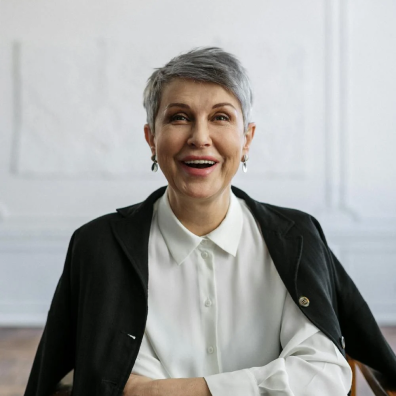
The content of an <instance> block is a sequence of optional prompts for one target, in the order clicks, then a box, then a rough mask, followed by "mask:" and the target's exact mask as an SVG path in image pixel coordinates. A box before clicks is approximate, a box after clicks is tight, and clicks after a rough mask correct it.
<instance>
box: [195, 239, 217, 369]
mask: <svg viewBox="0 0 396 396" xmlns="http://www.w3.org/2000/svg"><path fill="white" fill-rule="evenodd" d="M203 242H204V241H202V243H201V245H200V246H199V248H198V252H197V253H198V254H199V256H200V259H199V265H198V269H199V288H200V296H201V303H200V306H201V312H202V316H201V317H202V321H203V322H202V324H203V331H204V334H203V335H204V340H205V355H206V358H205V365H206V371H207V372H210V373H211V374H216V373H219V372H220V366H219V362H218V353H217V309H216V303H215V301H216V289H215V273H214V254H213V250H212V249H213V246H212V243H211V242H210V241H209V240H208V241H206V242H205V243H203Z"/></svg>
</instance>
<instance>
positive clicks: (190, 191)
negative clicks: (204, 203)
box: [183, 184, 226, 199]
mask: <svg viewBox="0 0 396 396" xmlns="http://www.w3.org/2000/svg"><path fill="white" fill-rule="evenodd" d="M225 189H226V188H224V187H214V186H205V185H202V184H195V185H187V186H185V188H184V189H183V192H184V195H187V196H188V197H190V198H193V199H209V198H212V197H216V196H219V195H221V194H222V193H223V192H224V190H225Z"/></svg>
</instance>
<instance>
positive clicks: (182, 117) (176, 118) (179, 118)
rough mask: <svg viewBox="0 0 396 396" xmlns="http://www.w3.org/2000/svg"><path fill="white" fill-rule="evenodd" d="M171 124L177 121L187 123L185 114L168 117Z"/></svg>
mask: <svg viewBox="0 0 396 396" xmlns="http://www.w3.org/2000/svg"><path fill="white" fill-rule="evenodd" d="M169 119H170V121H171V122H175V121H176V122H177V121H188V118H187V116H186V115H185V114H180V113H179V114H174V115H172V116H170V117H169Z"/></svg>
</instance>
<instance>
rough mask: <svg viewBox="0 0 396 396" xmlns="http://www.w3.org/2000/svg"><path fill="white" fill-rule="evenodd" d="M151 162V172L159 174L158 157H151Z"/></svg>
mask: <svg viewBox="0 0 396 396" xmlns="http://www.w3.org/2000/svg"><path fill="white" fill-rule="evenodd" d="M151 161H153V165H151V171H152V172H157V170H158V162H157V156H156V155H155V154H154V155H152V156H151Z"/></svg>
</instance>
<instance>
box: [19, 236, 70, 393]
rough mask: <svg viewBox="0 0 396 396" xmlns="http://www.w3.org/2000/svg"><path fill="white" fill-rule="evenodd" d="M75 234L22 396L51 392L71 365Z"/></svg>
mask: <svg viewBox="0 0 396 396" xmlns="http://www.w3.org/2000/svg"><path fill="white" fill-rule="evenodd" d="M75 235H76V232H75V233H74V234H73V236H72V238H71V240H70V244H69V248H68V251H67V255H66V261H65V265H64V268H63V273H62V275H61V277H60V279H59V282H58V285H57V287H56V290H55V294H54V297H53V299H52V303H51V307H50V310H49V312H48V317H47V322H46V325H45V328H44V332H43V335H42V337H41V340H40V343H39V346H38V349H37V352H36V356H35V359H34V362H33V367H32V370H31V372H30V376H29V380H28V384H27V387H26V391H25V396H38V395H40V396H45V395H50V394H51V392H52V391H53V390H54V389H55V387H56V385H57V383H58V382H59V381H60V380H61V379H62V378H63V377H64V376H65V375H66V374H67V373H69V372H70V371H71V370H72V369H73V368H74V361H75V330H74V329H75V324H74V320H73V311H72V293H71V281H70V277H71V265H72V261H73V250H74V243H75Z"/></svg>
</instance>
